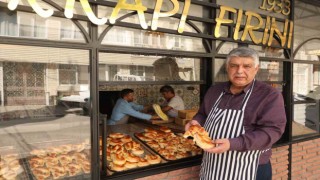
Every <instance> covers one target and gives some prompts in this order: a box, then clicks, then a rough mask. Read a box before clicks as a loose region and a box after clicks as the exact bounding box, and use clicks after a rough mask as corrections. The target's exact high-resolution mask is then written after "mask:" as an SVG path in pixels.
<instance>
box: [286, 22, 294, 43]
mask: <svg viewBox="0 0 320 180" xmlns="http://www.w3.org/2000/svg"><path fill="white" fill-rule="evenodd" d="M292 32H293V22H292V21H290V31H289V35H288V44H287V47H288V48H291V43H292V42H291V41H292V35H293V33H292Z"/></svg>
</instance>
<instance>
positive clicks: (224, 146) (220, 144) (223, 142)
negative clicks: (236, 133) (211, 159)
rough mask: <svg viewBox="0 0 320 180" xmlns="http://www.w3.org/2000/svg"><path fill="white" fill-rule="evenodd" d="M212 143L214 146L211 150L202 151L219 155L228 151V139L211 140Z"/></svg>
mask: <svg viewBox="0 0 320 180" xmlns="http://www.w3.org/2000/svg"><path fill="white" fill-rule="evenodd" d="M212 143H214V144H215V145H216V146H215V147H213V148H211V149H204V151H206V152H209V153H217V154H219V153H224V152H226V151H228V150H229V149H230V141H229V139H216V140H213V141H212Z"/></svg>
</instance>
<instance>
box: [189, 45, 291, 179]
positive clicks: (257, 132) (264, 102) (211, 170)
mask: <svg viewBox="0 0 320 180" xmlns="http://www.w3.org/2000/svg"><path fill="white" fill-rule="evenodd" d="M258 69H259V55H258V53H257V52H256V51H255V50H253V49H250V48H247V47H239V48H236V49H234V50H232V51H231V52H230V53H229V54H228V56H227V60H226V70H227V74H228V78H229V81H228V82H225V83H220V84H216V85H213V86H212V87H211V88H210V89H209V90H208V91H207V93H206V95H205V97H204V101H203V103H202V104H201V107H200V109H199V111H198V113H197V114H196V115H195V116H194V118H193V120H192V121H190V122H189V123H188V124H186V126H185V129H186V131H187V132H186V134H187V135H188V134H192V132H190V131H191V130H192V129H193V131H194V129H197V131H198V129H199V128H194V127H195V125H197V126H202V127H203V128H204V130H205V131H206V132H202V134H204V135H209V140H210V141H211V143H212V144H213V146H210V141H209V143H207V144H205V142H206V141H203V142H204V144H202V146H203V147H208V148H204V151H205V152H204V155H203V159H202V164H201V170H200V179H206V180H212V179H223V180H228V179H230V180H239V179H241V180H242V179H243V180H255V179H257V180H271V179H272V170H271V164H270V157H271V148H272V145H273V144H274V143H275V142H276V141H277V140H279V138H280V137H281V135H282V133H283V132H284V129H285V125H286V114H285V109H284V102H283V97H282V95H281V93H280V92H279V91H278V90H277V89H275V88H273V87H271V86H270V85H268V84H265V83H263V82H260V81H257V80H255V76H256V74H257V72H258ZM190 127H192V128H190ZM189 128H190V130H189ZM188 130H189V131H188ZM194 132H195V131H194ZM198 135H201V134H198ZM199 137H200V138H199ZM199 137H197V138H198V139H200V140H201V138H202V137H201V136H199ZM207 142H208V141H207ZM200 147H201V146H200Z"/></svg>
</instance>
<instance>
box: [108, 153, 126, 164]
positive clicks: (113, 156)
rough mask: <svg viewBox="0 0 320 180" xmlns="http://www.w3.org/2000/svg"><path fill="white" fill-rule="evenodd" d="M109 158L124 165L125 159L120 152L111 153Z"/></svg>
mask: <svg viewBox="0 0 320 180" xmlns="http://www.w3.org/2000/svg"><path fill="white" fill-rule="evenodd" d="M111 160H112V162H113V163H114V164H116V165H120V166H121V165H124V163H126V159H125V157H124V156H123V155H122V154H111Z"/></svg>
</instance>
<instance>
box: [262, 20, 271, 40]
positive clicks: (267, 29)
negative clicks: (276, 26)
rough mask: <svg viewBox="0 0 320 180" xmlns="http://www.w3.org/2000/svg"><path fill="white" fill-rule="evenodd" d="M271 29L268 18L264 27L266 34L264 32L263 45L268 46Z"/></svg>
mask: <svg viewBox="0 0 320 180" xmlns="http://www.w3.org/2000/svg"><path fill="white" fill-rule="evenodd" d="M269 29H270V17H269V16H267V20H266V24H265V27H264V32H263V38H262V44H263V45H266V44H267V41H268V37H269Z"/></svg>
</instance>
